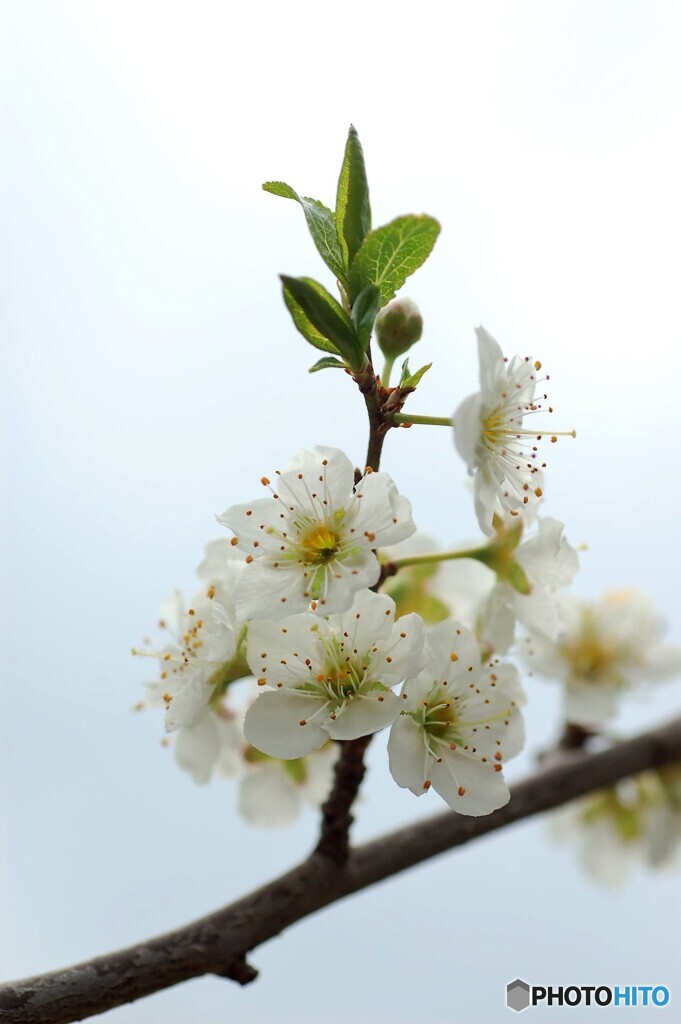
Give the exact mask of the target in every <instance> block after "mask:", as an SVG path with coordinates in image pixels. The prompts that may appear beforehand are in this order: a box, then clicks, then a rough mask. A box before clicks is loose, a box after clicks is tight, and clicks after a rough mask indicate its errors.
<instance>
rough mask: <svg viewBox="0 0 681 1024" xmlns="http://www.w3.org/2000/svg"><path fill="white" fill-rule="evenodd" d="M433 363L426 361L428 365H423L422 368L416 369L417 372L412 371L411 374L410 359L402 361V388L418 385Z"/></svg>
mask: <svg viewBox="0 0 681 1024" xmlns="http://www.w3.org/2000/svg"><path fill="white" fill-rule="evenodd" d="M432 365H433V364H432V363H426V365H425V366H422V367H421V369H420V370H417V371H416V373H411V374H410V373H409V360H408V359H405V360H404V362H403V363H402V376H401V377H400V387H401V388H415V387H416V385H417V384H418V383H419V382H420V380H421V378H422V377H423V375H424V373H427V372H428V370H429V369H430V368H431V366H432Z"/></svg>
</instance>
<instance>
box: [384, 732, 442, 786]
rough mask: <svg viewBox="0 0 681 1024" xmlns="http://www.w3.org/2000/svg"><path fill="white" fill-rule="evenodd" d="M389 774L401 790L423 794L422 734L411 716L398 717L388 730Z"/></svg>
mask: <svg viewBox="0 0 681 1024" xmlns="http://www.w3.org/2000/svg"><path fill="white" fill-rule="evenodd" d="M388 758H389V763H390V774H391V775H392V777H393V778H394V780H395V782H396V783H397V785H398V786H401V787H402V789H410V790H411V791H412V793H414V795H415V796H422V795H423V793H425V789H424V788H423V783H424V782H425V777H424V764H427V763H429V761H430V760H432V759H428V760H426V756H425V746H424V743H423V733H422V731H421V728H420V727H419V726H418V725H417V724H416V722H415V721H414V719H413V718H412V717H411V715H400V717H399V718H397V719H396V720H395V722H394V724H393V727H392V729H391V730H390V739H389V740H388Z"/></svg>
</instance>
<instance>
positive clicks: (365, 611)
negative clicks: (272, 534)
mask: <svg viewBox="0 0 681 1024" xmlns="http://www.w3.org/2000/svg"><path fill="white" fill-rule="evenodd" d="M422 649H423V623H422V621H421V619H420V617H419V616H418V615H405V616H403V617H402V618H400V619H399V620H398V621H397V622H396V621H395V603H394V601H392V600H391V599H390V598H389V597H388V596H387V595H385V594H373V593H371V591H368V590H365V591H362V592H361V593H359V594H357V595H356V597H355V601H354V603H353V605H352V607H351V608H350V609H349V610H348V611H347V612H343V613H340V614H336V615H332V616H329V618H328V619H323V618H320V617H318V616H316V615H313V614H311V613H304V614H301V615H296V616H292V617H291V618H288V619H284V620H278V621H276V622H272V621H253V622H252V623H251V625H250V627H249V634H248V662H249V665H250V667H251V671H252V672H253V674H254V675H255V676H256V678H257V680H258V683H259V684H260V685H261V686H263V687H266V689H265V690H264V691H263V692H262V693H261V694H260V696H259V697H258V699H257V700H256V701H255V703H254V704H253V705H252V706H251V707H250V708H249V710H248V712H247V713H246V719H245V723H244V732H245V734H246V738H247V739H248V741H249V742H250V743H252V744H253V746H254V747H257V748H258V749H259V750H262V751H264V752H265V753H266V754H270V755H271V756H273V757H280V758H296V757H302V756H303V755H305V754H309V753H311V751H313V750H316V749H317V748H319V747H321V746H322V745H323V744H324V743H326V741H327V740H328V739H329V737H330V738H331V739H337V740H351V739H356V738H358V737H359V736H365V735H368V734H370V733H373V732H376V731H378V730H379V729H383V728H385V727H387V726H389V725H391V724H392V722H393V721H394V720H395V718H396V716H397V715H398V714H399V712H400V699H399V698H398V697H397V695H396V694H395V693H393V691H392V689H391V688H392V687H393V686H397V685H398V684H399V683H401V682H402V681H403V680H404V679H406V678H408V677H409V676H410V675H411V674H413V672H414V670H415V668H416V667H417V665H418V663H419V659H420V657H421V653H422Z"/></svg>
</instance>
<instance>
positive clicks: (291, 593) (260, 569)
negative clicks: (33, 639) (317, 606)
mask: <svg viewBox="0 0 681 1024" xmlns="http://www.w3.org/2000/svg"><path fill="white" fill-rule="evenodd" d="M303 585H304V580H303V577H302V575H301V574H300V573H297V572H296V571H295V566H294V565H288V564H285V565H280V566H279V567H277V568H275V567H274V566H273V565H272V564H271V563H270V562H268V561H265V560H260V561H257V562H253V564H252V565H249V566H247V567H246V569H245V570H244V572H242V574H241V576H240V577H239V579H238V580H237V581H236V584H235V586H234V601H235V604H236V608H237V612H238V614H239V617H240V618H241V619H243V620H248V619H276V618H280V617H281V616H283V615H293V614H296V613H297V612H306V611H307V610H308V608H309V605H310V599H309V597H304V596H303Z"/></svg>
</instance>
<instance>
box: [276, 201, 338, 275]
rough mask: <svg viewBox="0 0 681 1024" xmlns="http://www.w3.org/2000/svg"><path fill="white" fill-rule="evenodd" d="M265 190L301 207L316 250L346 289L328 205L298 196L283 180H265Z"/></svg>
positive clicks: (334, 226) (334, 227) (334, 228)
mask: <svg viewBox="0 0 681 1024" xmlns="http://www.w3.org/2000/svg"><path fill="white" fill-rule="evenodd" d="M263 189H264V190H265V192H270V193H271V194H272V195H273V196H283V198H284V199H294V200H295V201H296V202H297V203H300V205H301V206H302V208H303V213H304V214H305V220H306V221H307V226H308V228H309V230H310V234H311V235H312V240H313V242H314V244H315V245H316V246H317V252H318V253H319V255H320V256H321V258H322V259H323V260H324V262H325V263H326V265H327V267H328V268H329V270H330V271H331V272H332V273H333V274H335V276H336V277H337V278H338V280H339V281H340V283H341V284H342V285H343V287H344V288H345V289H346V290H347V275H346V272H345V267H344V265H343V254H342V252H341V247H340V245H339V242H338V236H337V234H336V221H335V217H334V215H333V213H332V211H331V210H329V208H328V206H324V203H321V202H320V201H319V200H318V199H311V198H310V197H309V196H299V195H298V193H297V192H296V190H295V189H293V188H291V186H290V185H287V184H286V182H285V181H266V182H265V184H264V185H263Z"/></svg>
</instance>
